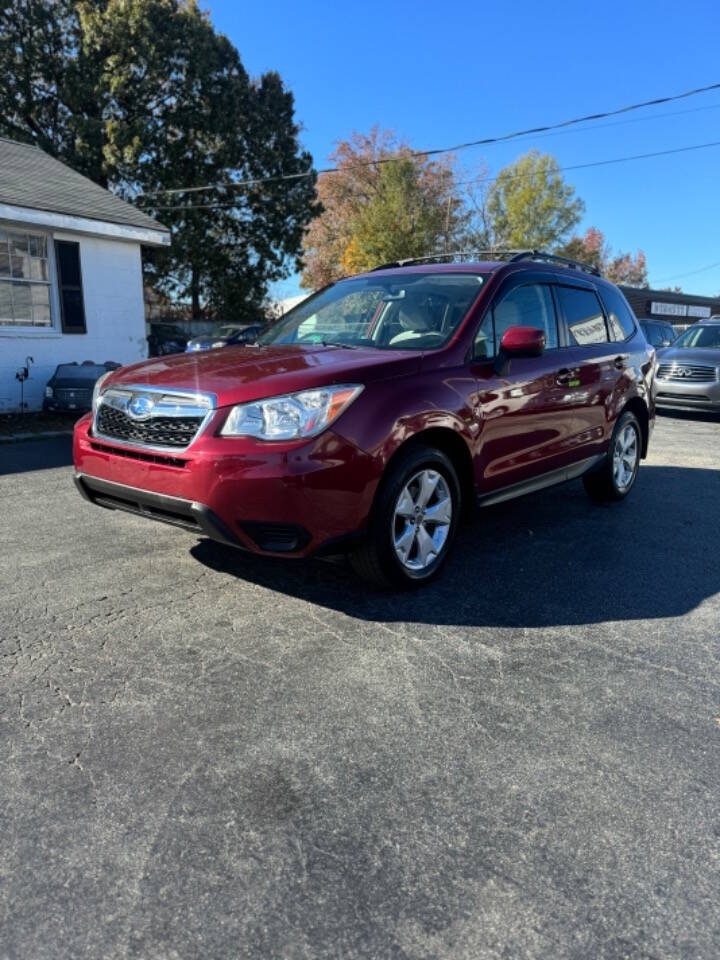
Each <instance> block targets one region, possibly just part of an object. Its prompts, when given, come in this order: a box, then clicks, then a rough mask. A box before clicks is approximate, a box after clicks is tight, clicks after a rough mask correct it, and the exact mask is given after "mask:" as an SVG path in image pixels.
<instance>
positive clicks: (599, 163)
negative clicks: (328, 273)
mask: <svg viewBox="0 0 720 960" xmlns="http://www.w3.org/2000/svg"><path fill="white" fill-rule="evenodd" d="M708 147H720V140H713V141H712V142H711V143H697V144H693V145H692V146H688V147H674V148H673V149H671V150H656V151H654V152H652V153H636V154H634V155H632V156H626V157H614V158H613V159H611V160H592V161H591V162H589V163H575V164H572V165H571V166H569V167H558V168H557V170H556V171H553V172H554V173H565V172H567V171H568V170H586V169H588V168H589V167H605V166H608V165H610V164H613V163H628V162H629V161H631V160H648V159H650V158H651V157H666V156H668V155H669V154H673V153H687V152H689V151H691V150H705V149H707V148H708ZM535 176H537V173H535V172H533V173H516V174H512V175H510V176H508V177H503V179H504V180H505V181H510V180H524V179H527V178H530V177H535ZM498 179H499V177H474V178H472V179H471V180H461V181H459V182H458V183H457V184H456V186H458V187H462V186H466V185H468V184H470V183H494V182H496V181H497V180H498ZM236 206H238V202H237V201H235V202H233V201H230V202H226V201H215V202H210V203H193V204H186V205H184V206H181V205H177V204H167V205H160V206H154V207H153V209H154V210H175V211H178V212H183V211H187V210H215V209H219V208H221V207H236ZM708 269H709V268H708Z"/></svg>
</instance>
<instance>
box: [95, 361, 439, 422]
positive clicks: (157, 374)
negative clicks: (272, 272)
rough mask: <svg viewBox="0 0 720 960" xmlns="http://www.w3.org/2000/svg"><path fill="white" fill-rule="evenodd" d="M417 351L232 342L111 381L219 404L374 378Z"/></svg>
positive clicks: (129, 370) (403, 369) (407, 365)
mask: <svg viewBox="0 0 720 960" xmlns="http://www.w3.org/2000/svg"><path fill="white" fill-rule="evenodd" d="M421 360H422V355H421V354H420V353H418V352H417V351H414V350H402V351H400V350H387V351H385V350H372V349H369V350H348V349H343V348H338V347H318V346H313V347H296V346H269V347H248V346H237V347H228V348H227V349H224V350H208V351H204V352H200V353H181V354H175V355H173V356H169V357H153V358H152V359H150V360H144V361H143V362H142V363H135V364H133V365H132V366H130V367H123V368H122V369H121V370H117V371H115V372H114V373H113V375H112V376H111V377H110V378H108V380H107V381H106V384H105V385H106V386H111V385H113V386H122V385H126V386H129V385H133V386H148V387H155V388H158V387H160V388H165V389H167V390H168V391H172V390H191V391H193V392H197V393H212V394H214V395H215V396H216V397H217V405H218V406H219V407H222V406H226V405H228V404H234V403H245V402H247V401H251V400H259V399H260V398H262V397H271V396H275V395H277V394H281V393H292V392H294V391H297V390H308V389H311V388H312V387H322V386H326V385H328V384H330V383H363V384H365V383H369V382H370V381H372V380H380V379H385V378H389V377H396V376H402V375H403V374H405V373H412V372H413V371H414V370H416V369H418V368H419V366H420V363H421Z"/></svg>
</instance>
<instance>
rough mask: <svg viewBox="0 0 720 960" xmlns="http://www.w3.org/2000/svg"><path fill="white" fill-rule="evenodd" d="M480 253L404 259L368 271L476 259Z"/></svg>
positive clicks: (464, 252)
mask: <svg viewBox="0 0 720 960" xmlns="http://www.w3.org/2000/svg"><path fill="white" fill-rule="evenodd" d="M481 252H482V251H479V250H455V251H454V252H453V253H431V254H428V255H427V256H426V257H406V258H405V259H404V260H392V261H390V262H389V263H381V264H380V265H379V266H378V267H373V268H372V270H371V271H370V272H371V273H374V272H375V270H389V269H390V268H391V267H412V266H414V265H415V264H419V263H433V262H434V261H441V260H453V259H455V258H456V257H466V258H467V257H477V255H478V254H479V253H481Z"/></svg>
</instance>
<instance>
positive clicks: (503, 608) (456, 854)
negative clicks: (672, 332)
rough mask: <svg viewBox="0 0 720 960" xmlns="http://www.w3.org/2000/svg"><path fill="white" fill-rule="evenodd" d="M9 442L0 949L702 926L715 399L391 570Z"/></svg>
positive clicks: (355, 954)
mask: <svg viewBox="0 0 720 960" xmlns="http://www.w3.org/2000/svg"><path fill="white" fill-rule="evenodd" d="M69 463H70V457H69V443H68V442H66V441H65V440H56V441H45V442H39V441H35V442H28V443H24V444H14V445H0V498H1V500H0V502H1V503H2V513H3V523H2V540H1V543H2V550H1V551H0V764H1V766H0V770H1V771H2V776H1V778H0V957H2V958H4V960H15V958H18V960H45V958H47V960H66V958H67V960H70V958H72V960H77V958H93V960H99V958H112V960H115V958H141V960H186V958H187V960H190V958H198V960H200V958H202V960H211V958H212V960H215V958H228V960H230V958H233V960H234V958H282V960H285V958H287V960H304V958H318V957H322V958H325V957H337V958H360V957H362V958H366V957H368V958H370V957H372V958H393V960H395V958H413V960H430V958H453V960H460V958H463V960H465V958H466V960H484V958H508V960H519V958H533V960H534V958H549V960H565V958H578V960H580V958H582V960H587V958H593V960H621V958H631V960H651V958H672V960H676V958H682V960H699V958H703V960H716V958H717V957H718V956H720V894H719V891H720V809H719V805H718V795H719V794H718V785H719V773H720V670H719V669H718V667H719V663H718V659H719V656H720V549H719V540H720V537H719V534H720V421H717V420H716V421H714V422H711V421H703V420H700V419H698V418H693V417H692V416H687V417H674V418H672V417H662V418H659V421H658V425H657V427H656V430H655V436H654V438H653V442H652V446H651V456H650V459H649V460H648V461H646V462H645V464H644V465H643V467H642V469H641V472H640V477H639V480H638V484H637V486H636V489H635V490H634V491H633V494H632V496H631V498H630V499H629V500H628V501H626V502H625V503H624V504H621V505H619V506H617V507H613V508H601V507H595V506H593V505H592V504H591V503H590V501H589V500H588V499H587V498H586V497H585V495H584V493H583V490H582V486H581V484H579V483H574V484H571V485H568V486H565V487H563V488H559V489H556V490H552V491H546V492H543V493H540V494H537V495H535V496H532V497H529V498H526V499H524V500H521V501H515V502H513V503H507V504H502V505H499V506H496V507H493V508H490V509H487V510H485V511H483V512H482V513H481V514H480V515H479V516H478V518H477V519H476V521H475V522H474V524H473V525H472V526H471V527H469V528H467V529H465V530H464V531H463V532H462V534H461V538H460V541H459V543H458V544H457V548H456V550H455V554H454V557H453V559H452V562H451V563H450V565H449V567H448V569H447V572H446V573H445V575H444V577H443V578H442V579H441V580H440V581H439V582H438V583H437V584H435V585H433V586H432V587H430V588H428V589H425V590H424V591H422V592H420V593H416V594H411V595H402V596H391V595H386V594H381V593H377V592H374V591H373V590H371V589H368V588H366V587H365V586H363V585H362V584H360V583H358V582H357V581H356V580H355V579H354V578H353V576H352V574H351V573H350V572H349V571H348V570H347V569H346V568H345V567H343V566H332V565H329V564H323V563H319V562H315V563H309V564H293V563H287V562H286V563H277V562H268V561H261V560H257V559H254V558H252V557H247V556H245V555H242V554H238V553H234V552H231V551H228V550H226V549H224V548H221V547H218V546H216V545H214V544H211V543H208V542H203V541H200V542H198V541H196V540H195V539H194V538H193V537H192V535H190V534H187V533H185V532H183V531H179V530H176V529H174V528H171V527H166V526H163V525H161V524H156V523H151V522H148V521H145V520H141V519H138V518H134V517H131V516H128V515H124V514H121V513H112V512H108V511H104V510H101V509H98V508H94V507H92V506H90V505H89V504H86V503H85V502H84V501H82V500H81V499H80V497H79V496H78V495H77V493H76V492H75V490H74V488H73V485H72V482H71V473H72V470H71V467H70V465H69Z"/></svg>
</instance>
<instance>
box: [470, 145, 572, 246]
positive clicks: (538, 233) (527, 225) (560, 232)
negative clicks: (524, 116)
mask: <svg viewBox="0 0 720 960" xmlns="http://www.w3.org/2000/svg"><path fill="white" fill-rule="evenodd" d="M584 209H585V204H584V203H583V202H582V200H581V199H580V198H579V197H576V196H575V189H574V187H571V186H570V185H569V184H566V183H565V181H564V180H563V177H562V175H561V173H560V171H559V168H558V163H557V160H556V159H555V158H554V157H552V156H550V154H540V153H538V151H537V150H531V151H530V152H529V153H526V154H525V155H524V156H522V157H520V158H519V159H518V160H516V161H515V162H514V163H511V164H510V165H509V166H507V167H504V168H503V169H502V170H501V171H500V173H499V174H498V176H497V178H496V180H495V182H494V183H493V184H492V185H491V187H490V189H489V191H488V196H487V217H488V224H487V228H488V233H489V238H488V239H489V241H490V244H491V246H493V247H496V248H497V247H510V248H514V247H520V248H530V249H540V250H550V249H552V248H553V247H555V246H557V245H558V244H560V243H562V241H563V240H564V239H565V237H567V235H568V234H569V233H570V231H571V230H572V229H573V227H575V226H577V224H578V223H579V222H580V218H581V216H582V214H583V211H584Z"/></svg>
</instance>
